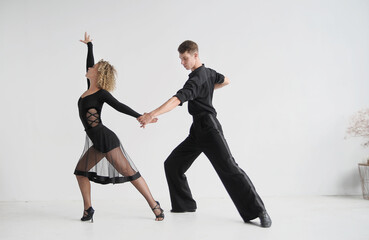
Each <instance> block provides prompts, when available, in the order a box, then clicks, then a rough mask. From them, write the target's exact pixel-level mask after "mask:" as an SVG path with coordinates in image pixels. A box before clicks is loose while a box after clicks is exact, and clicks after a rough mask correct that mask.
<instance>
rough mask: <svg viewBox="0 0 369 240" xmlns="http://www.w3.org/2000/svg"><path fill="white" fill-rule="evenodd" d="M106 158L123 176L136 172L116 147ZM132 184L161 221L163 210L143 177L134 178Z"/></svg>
mask: <svg viewBox="0 0 369 240" xmlns="http://www.w3.org/2000/svg"><path fill="white" fill-rule="evenodd" d="M106 158H107V159H108V161H109V162H110V163H111V164H112V165H113V166H114V167H115V169H116V170H117V171H118V172H119V173H120V174H122V175H123V176H126V177H128V176H133V175H135V174H136V173H137V172H136V171H135V170H134V169H133V168H132V167H131V165H130V164H129V162H128V160H127V158H126V157H125V156H124V154H123V152H122V150H121V149H120V148H119V147H117V148H115V149H113V150H111V151H109V152H108V153H107V154H106ZM131 183H132V184H133V186H135V188H136V189H137V190H138V191H139V192H140V193H141V194H142V196H144V198H145V199H146V201H147V203H148V204H149V206H150V208H151V209H152V210H153V212H154V214H155V216H156V220H157V221H162V220H163V219H164V214H162V212H163V210H162V209H161V208H160V205H159V204H158V203H157V202H156V201H155V199H154V198H153V196H152V195H151V192H150V189H149V187H148V186H147V184H146V181H145V180H144V179H143V177H139V178H138V179H136V180H133V181H131Z"/></svg>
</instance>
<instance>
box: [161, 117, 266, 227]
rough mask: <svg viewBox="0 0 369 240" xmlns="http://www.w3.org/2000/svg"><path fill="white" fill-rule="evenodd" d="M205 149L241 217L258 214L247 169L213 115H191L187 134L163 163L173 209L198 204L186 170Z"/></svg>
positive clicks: (258, 200)
mask: <svg viewBox="0 0 369 240" xmlns="http://www.w3.org/2000/svg"><path fill="white" fill-rule="evenodd" d="M202 152H203V153H204V154H205V155H206V156H207V157H208V159H209V160H210V162H211V164H212V165H213V167H214V169H215V171H216V172H217V174H218V176H219V178H220V179H221V181H222V183H223V185H224V187H225V188H226V190H227V192H228V194H229V196H230V197H231V199H232V201H233V203H234V204H235V206H236V208H237V210H238V212H239V213H240V215H241V217H242V219H243V220H244V221H248V220H251V219H254V218H257V217H258V215H259V214H260V213H261V212H262V211H264V210H265V207H264V204H263V201H262V200H261V198H260V196H259V195H258V194H257V192H256V190H255V187H254V185H253V184H252V182H251V180H250V179H249V177H248V176H247V175H246V173H245V172H244V171H243V170H242V169H241V168H240V167H239V166H238V165H237V163H236V162H235V160H234V158H233V157H232V154H231V152H230V150H229V147H228V144H227V142H226V140H225V138H224V136H223V130H222V127H221V125H220V123H219V121H218V120H217V118H216V117H215V116H214V115H211V114H201V115H199V116H194V121H193V124H192V126H191V129H190V135H189V136H188V137H187V138H186V139H185V140H184V141H183V142H182V143H181V144H180V145H178V146H177V147H176V148H175V149H174V150H173V152H172V153H171V154H170V155H169V157H168V158H167V160H166V161H165V163H164V166H165V174H166V177H167V181H168V186H169V192H170V198H171V203H172V210H173V211H187V210H194V209H196V208H197V206H196V202H195V200H194V199H193V198H192V194H191V190H190V188H189V186H188V182H187V178H186V175H185V172H186V171H187V170H188V169H189V167H190V166H191V164H192V163H193V162H194V161H195V159H196V158H197V157H198V156H199V155H200V154H201V153H202Z"/></svg>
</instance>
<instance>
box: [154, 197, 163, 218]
mask: <svg viewBox="0 0 369 240" xmlns="http://www.w3.org/2000/svg"><path fill="white" fill-rule="evenodd" d="M155 202H156V206H155V207H154V208H152V209H151V210H152V211H153V212H154V214H155V216H156V218H155V220H156V221H163V220H164V210H163V209H162V208H161V207H160V203H159V202H158V201H155ZM157 209H159V210H160V213H159V214H158V215H156V213H155V210H157ZM159 218H162V219H161V220H159Z"/></svg>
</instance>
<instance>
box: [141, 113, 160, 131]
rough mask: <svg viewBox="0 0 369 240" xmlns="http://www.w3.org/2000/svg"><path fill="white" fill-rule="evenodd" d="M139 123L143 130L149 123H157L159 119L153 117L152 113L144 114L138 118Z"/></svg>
mask: <svg viewBox="0 0 369 240" xmlns="http://www.w3.org/2000/svg"><path fill="white" fill-rule="evenodd" d="M137 121H139V123H140V124H141V127H142V128H145V126H146V125H147V124H149V123H156V122H157V121H158V118H156V117H153V115H152V114H151V113H144V114H143V115H142V116H141V117H139V118H137Z"/></svg>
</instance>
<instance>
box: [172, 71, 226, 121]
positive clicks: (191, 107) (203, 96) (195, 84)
mask: <svg viewBox="0 0 369 240" xmlns="http://www.w3.org/2000/svg"><path fill="white" fill-rule="evenodd" d="M188 76H189V79H188V80H187V81H186V83H185V85H184V86H183V88H182V89H181V90H179V91H178V92H177V94H176V95H174V96H176V97H177V98H178V99H179V100H180V101H181V103H180V104H179V105H180V106H182V104H183V103H184V102H186V101H188V112H189V113H190V114H191V115H193V116H194V115H198V114H200V113H212V114H214V115H216V113H217V112H216V111H215V108H214V107H213V103H212V102H213V93H214V85H215V84H217V83H219V84H220V83H223V82H224V76H223V75H222V74H220V73H217V72H216V71H214V70H213V69H211V68H206V67H205V65H204V64H203V65H202V66H201V67H198V68H196V69H195V70H194V71H192V72H191V73H190V74H189V75H188Z"/></svg>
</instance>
